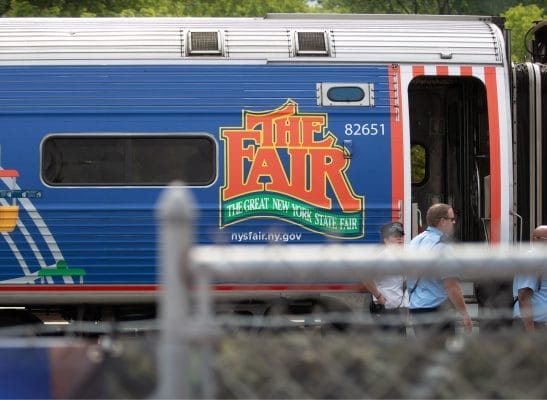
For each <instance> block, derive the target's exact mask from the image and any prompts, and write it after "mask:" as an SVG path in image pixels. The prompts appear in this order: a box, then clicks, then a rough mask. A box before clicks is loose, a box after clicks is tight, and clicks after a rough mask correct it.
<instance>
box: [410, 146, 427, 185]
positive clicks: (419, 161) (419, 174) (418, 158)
mask: <svg viewBox="0 0 547 400" xmlns="http://www.w3.org/2000/svg"><path fill="white" fill-rule="evenodd" d="M410 158H411V162H412V169H411V174H412V184H413V185H419V184H422V183H423V182H424V181H425V178H426V173H425V171H426V161H427V154H426V150H425V147H424V146H422V145H421V144H413V145H412V146H411V147H410Z"/></svg>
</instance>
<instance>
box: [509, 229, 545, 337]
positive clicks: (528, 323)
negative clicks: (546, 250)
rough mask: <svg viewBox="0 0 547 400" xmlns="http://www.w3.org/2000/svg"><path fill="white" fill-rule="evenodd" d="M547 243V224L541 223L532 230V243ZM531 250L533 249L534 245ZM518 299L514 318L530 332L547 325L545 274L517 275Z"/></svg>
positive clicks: (514, 282) (515, 296)
mask: <svg viewBox="0 0 547 400" xmlns="http://www.w3.org/2000/svg"><path fill="white" fill-rule="evenodd" d="M546 244H547V225H540V226H538V227H537V228H536V229H534V231H533V232H532V245H533V246H534V247H535V246H538V245H546ZM530 251H533V247H532V249H531V250H530ZM513 296H514V298H515V299H516V300H518V301H515V306H514V308H513V318H514V319H515V322H516V323H517V324H518V323H520V324H522V326H523V327H524V329H525V330H526V331H528V332H533V331H535V330H536V329H537V328H539V327H542V328H545V327H547V279H546V277H545V276H539V277H538V276H525V275H516V276H515V279H514V281H513Z"/></svg>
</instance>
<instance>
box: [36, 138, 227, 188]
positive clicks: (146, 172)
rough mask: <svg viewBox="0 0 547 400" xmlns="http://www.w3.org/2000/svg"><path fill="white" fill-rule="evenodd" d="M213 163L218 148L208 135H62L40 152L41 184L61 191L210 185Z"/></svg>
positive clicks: (47, 140)
mask: <svg viewBox="0 0 547 400" xmlns="http://www.w3.org/2000/svg"><path fill="white" fill-rule="evenodd" d="M215 163H216V148H215V143H214V141H213V139H212V138H210V137H208V136H204V135H201V136H199V135H193V136H188V135H184V136H175V135H172V136H170V135H157V136H131V135H119V136H104V135H95V136H90V135H87V136H72V135H59V136H50V137H48V138H47V139H46V140H45V141H44V143H43V146H42V178H43V180H44V181H45V182H46V183H48V184H50V185H60V186H65V185H66V186H68V185H91V186H112V185H144V186H147V185H148V186H157V185H167V184H169V183H170V182H172V181H174V180H180V181H183V182H184V183H185V184H187V185H208V184H210V183H212V182H213V181H214V179H215V171H216V165H215Z"/></svg>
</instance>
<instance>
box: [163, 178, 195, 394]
mask: <svg viewBox="0 0 547 400" xmlns="http://www.w3.org/2000/svg"><path fill="white" fill-rule="evenodd" d="M181 186H182V183H181V182H173V183H172V184H171V185H170V186H169V187H168V188H167V189H165V190H164V191H163V192H162V194H161V196H160V198H159V200H158V203H157V208H156V218H157V219H158V220H159V222H160V234H159V241H160V243H159V246H158V247H159V249H160V271H161V272H160V275H161V287H162V290H161V296H160V299H159V306H160V307H159V316H160V320H161V322H160V324H161V325H160V328H161V334H160V343H159V346H158V382H159V385H158V392H157V395H158V396H159V397H160V398H169V399H187V398H190V397H191V395H190V392H191V390H190V374H191V370H190V364H189V355H190V354H189V351H190V341H191V340H192V339H191V338H190V337H188V335H187V334H186V333H185V329H183V328H184V327H188V326H189V325H190V324H191V320H190V310H191V298H190V297H191V295H190V287H191V283H192V282H191V281H192V279H191V276H190V270H189V264H190V263H189V251H190V249H191V246H192V242H193V232H192V226H193V221H194V218H193V215H194V212H195V210H194V201H193V198H192V194H191V193H190V191H189V190H188V189H184V188H182V187H181Z"/></svg>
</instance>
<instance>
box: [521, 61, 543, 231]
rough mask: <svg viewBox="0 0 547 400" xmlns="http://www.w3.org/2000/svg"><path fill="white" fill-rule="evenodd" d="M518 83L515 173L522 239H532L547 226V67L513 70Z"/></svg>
mask: <svg viewBox="0 0 547 400" xmlns="http://www.w3.org/2000/svg"><path fill="white" fill-rule="evenodd" d="M513 81H514V83H515V84H514V93H513V97H514V115H515V129H514V141H513V146H514V149H513V151H514V154H515V164H516V168H515V170H514V182H515V192H514V198H515V199H516V206H517V207H516V209H517V214H518V215H519V216H520V217H521V218H520V219H519V220H520V221H521V224H520V226H517V228H518V229H517V232H516V233H517V235H516V236H515V237H517V238H518V240H523V241H527V240H529V239H530V235H531V232H532V230H533V229H534V228H535V227H536V226H537V225H541V224H546V223H547V196H544V194H543V188H544V187H546V186H547V162H544V161H543V154H547V124H545V123H544V121H543V119H544V117H543V116H545V115H547V100H546V99H547V65H543V64H537V63H526V64H520V65H517V66H516V67H515V69H514V71H513Z"/></svg>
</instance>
